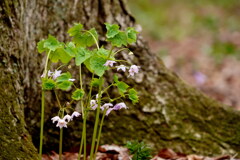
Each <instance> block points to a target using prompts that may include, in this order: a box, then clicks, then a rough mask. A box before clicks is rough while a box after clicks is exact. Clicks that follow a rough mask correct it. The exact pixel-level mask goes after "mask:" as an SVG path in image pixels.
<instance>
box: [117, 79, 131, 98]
mask: <svg viewBox="0 0 240 160" xmlns="http://www.w3.org/2000/svg"><path fill="white" fill-rule="evenodd" d="M116 85H117V88H118V90H119V93H120V94H121V95H123V94H124V92H126V91H127V89H128V87H129V85H127V84H126V83H124V82H120V81H119V82H117V83H116Z"/></svg>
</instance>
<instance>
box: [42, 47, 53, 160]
mask: <svg viewBox="0 0 240 160" xmlns="http://www.w3.org/2000/svg"><path fill="white" fill-rule="evenodd" d="M50 53H51V51H50V50H49V51H48V54H47V59H46V63H45V67H44V71H43V78H45V77H46V75H47V66H48V59H49V55H50ZM41 102H42V103H41V126H40V143H39V159H40V160H41V159H42V145H43V127H44V105H45V94H44V90H43V89H42V99H41Z"/></svg>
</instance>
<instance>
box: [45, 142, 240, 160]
mask: <svg viewBox="0 0 240 160" xmlns="http://www.w3.org/2000/svg"><path fill="white" fill-rule="evenodd" d="M236 157H237V155H233V156H232V155H221V156H217V157H207V156H200V155H195V154H191V155H186V154H184V153H176V152H174V151H173V150H171V149H161V150H160V151H159V152H158V153H157V154H156V155H155V156H153V158H151V160H240V159H237V158H236ZM77 158H78V153H75V152H66V153H64V154H63V160H77ZM131 158H132V156H131V155H130V154H129V151H128V149H127V148H125V147H121V146H117V145H102V146H101V147H99V152H98V153H97V156H96V160H131ZM58 159H59V155H58V154H57V153H55V152H52V154H51V155H43V159H42V160H58ZM141 160H142V159H141ZM149 160H150V159H149Z"/></svg>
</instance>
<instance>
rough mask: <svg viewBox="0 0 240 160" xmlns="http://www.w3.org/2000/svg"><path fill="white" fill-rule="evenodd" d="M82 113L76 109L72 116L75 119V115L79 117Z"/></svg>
mask: <svg viewBox="0 0 240 160" xmlns="http://www.w3.org/2000/svg"><path fill="white" fill-rule="evenodd" d="M80 115H81V114H80V113H78V112H77V111H74V112H73V113H72V115H71V118H72V119H73V118H74V117H79V116H80Z"/></svg>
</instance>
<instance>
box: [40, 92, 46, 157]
mask: <svg viewBox="0 0 240 160" xmlns="http://www.w3.org/2000/svg"><path fill="white" fill-rule="evenodd" d="M44 100H45V95H44V91H43V90H42V103H41V104H42V106H41V129H40V146H39V159H40V160H41V159H42V144H43V127H44V103H45V101H44Z"/></svg>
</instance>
